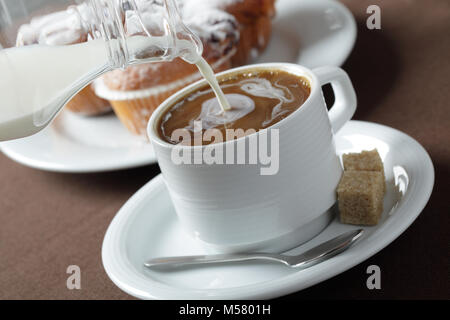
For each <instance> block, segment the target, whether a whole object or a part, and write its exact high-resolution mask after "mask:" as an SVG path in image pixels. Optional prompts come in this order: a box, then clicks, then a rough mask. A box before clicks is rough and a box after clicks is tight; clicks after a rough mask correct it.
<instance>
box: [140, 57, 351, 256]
mask: <svg viewBox="0 0 450 320" xmlns="http://www.w3.org/2000/svg"><path fill="white" fill-rule="evenodd" d="M255 69H257V70H267V69H269V70H284V71H287V72H289V73H292V74H294V75H297V76H302V77H305V78H306V79H307V80H308V81H309V83H310V86H311V93H310V96H309V97H308V99H307V100H306V101H305V102H304V104H303V105H302V106H301V107H300V108H299V109H297V110H296V111H294V112H293V113H292V114H290V115H289V116H288V117H287V118H285V119H283V120H281V121H279V122H277V123H276V124H274V125H273V126H271V127H270V128H268V129H264V130H260V131H259V132H257V133H255V134H253V135H250V136H246V137H243V138H239V139H237V140H232V141H227V142H224V143H221V144H216V145H217V146H222V147H224V148H225V147H226V145H227V146H230V145H229V144H232V147H233V148H234V147H236V144H237V143H239V142H241V143H242V142H243V139H247V140H248V139H251V137H252V136H255V135H256V136H258V137H257V138H258V139H260V138H261V135H264V134H266V135H267V134H268V133H269V131H271V130H272V129H278V133H279V170H278V173H276V174H274V175H261V168H263V167H265V166H264V165H262V164H256V165H254V164H253V165H249V164H247V165H236V164H234V165H233V164H229V165H226V164H206V163H203V164H176V163H174V161H173V158H172V152H173V151H174V148H176V147H178V148H188V149H190V151H193V152H203V151H204V148H205V146H175V145H173V144H170V143H167V142H165V141H164V140H162V139H161V138H160V137H159V134H158V125H159V120H160V118H161V116H162V115H163V114H164V113H165V111H166V110H167V109H169V108H171V107H172V106H173V105H174V104H175V103H176V102H178V101H180V99H181V98H183V97H184V96H186V95H187V94H189V93H192V92H195V91H196V90H197V89H199V88H201V87H203V86H205V85H206V81H205V80H200V81H198V82H196V83H194V84H191V85H189V86H188V87H186V88H184V89H182V90H181V91H179V92H177V93H175V94H174V95H172V96H171V97H169V98H168V99H167V100H166V101H164V102H163V103H162V104H161V105H160V106H159V107H158V108H157V110H156V111H155V112H154V113H153V115H152V117H151V119H150V121H149V124H148V128H147V130H148V136H149V138H150V141H151V143H152V145H153V148H154V150H155V153H156V156H157V158H158V163H159V166H160V168H161V171H162V174H163V176H164V179H165V182H166V185H167V188H168V190H169V193H170V196H171V199H172V201H173V204H174V207H175V210H176V212H177V215H178V218H179V221H180V223H181V224H182V226H183V227H184V228H185V230H187V231H188V232H189V233H190V234H191V235H193V236H194V237H196V238H197V239H198V240H200V241H202V242H203V243H204V244H207V245H209V246H212V247H214V248H215V249H216V250H218V251H223V252H236V251H272V252H273V251H279V252H281V251H284V250H287V249H289V248H292V247H295V246H297V245H299V244H301V243H303V242H305V241H308V240H309V239H311V238H313V237H314V236H315V235H317V234H318V233H319V232H320V231H322V230H323V229H324V228H325V227H326V226H327V225H328V223H329V222H330V220H331V218H332V214H331V211H330V210H329V209H330V208H331V207H332V206H333V205H334V203H335V202H336V188H337V185H338V183H339V180H340V178H341V175H342V167H341V164H340V160H339V157H338V156H337V155H336V149H335V144H334V137H333V133H334V132H337V131H338V130H339V129H340V128H341V127H342V126H343V125H344V124H345V123H346V122H347V121H348V120H350V119H351V117H352V116H353V114H354V112H355V109H356V95H355V91H354V89H353V86H352V84H351V81H350V79H349V77H348V76H347V74H346V73H345V72H344V71H343V70H342V69H340V68H337V67H321V68H317V69H314V70H309V69H307V68H305V67H302V66H299V65H295V64H287V63H264V64H257V65H250V66H244V67H240V68H235V69H232V70H228V71H225V72H222V73H219V74H218V75H217V76H218V78H219V79H220V78H222V77H229V76H230V75H232V74H239V73H243V72H248V71H251V70H255ZM326 83H330V84H331V86H332V88H333V90H334V95H335V102H334V105H333V106H332V107H331V109H330V110H329V111H327V107H326V104H325V100H324V98H323V94H322V88H321V86H322V85H324V84H326ZM253 138H255V137H253ZM245 146H246V147H245V148H247V149H246V150H247V151H249V150H248V148H249V144H248V143H246V144H245Z"/></svg>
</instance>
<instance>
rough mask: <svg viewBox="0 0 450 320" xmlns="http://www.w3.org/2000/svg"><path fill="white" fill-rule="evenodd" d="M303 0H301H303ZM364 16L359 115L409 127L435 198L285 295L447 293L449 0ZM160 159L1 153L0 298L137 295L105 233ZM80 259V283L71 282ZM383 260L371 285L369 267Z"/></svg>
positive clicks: (358, 51) (388, 7)
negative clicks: (107, 164)
mask: <svg viewBox="0 0 450 320" xmlns="http://www.w3.org/2000/svg"><path fill="white" fill-rule="evenodd" d="M298 1H301V0H298ZM344 3H345V4H346V5H348V7H349V8H350V9H351V11H352V12H353V13H354V15H355V16H356V18H357V20H358V29H359V30H358V31H359V32H358V40H357V43H356V46H355V49H354V51H353V53H352V54H351V56H350V57H349V59H348V60H347V62H346V63H345V65H344V69H345V70H347V71H348V73H349V74H350V77H351V79H352V80H353V83H354V86H355V88H356V92H357V94H358V100H359V105H358V111H357V113H356V115H355V117H354V118H355V119H359V120H366V121H373V122H377V123H382V124H385V125H388V126H391V127H394V128H397V129H400V130H401V131H403V132H405V133H407V134H409V135H411V136H412V137H414V138H415V139H417V140H418V141H419V142H420V143H421V144H422V145H423V146H424V147H425V148H426V149H427V151H428V152H429V153H430V155H431V158H432V160H433V163H434V166H435V170H436V182H435V187H434V191H433V194H432V196H431V199H430V201H429V203H428V205H427V206H426V208H425V209H424V210H423V212H422V213H421V215H420V216H419V218H418V219H417V220H416V221H415V222H414V223H413V225H412V226H411V227H410V228H408V229H407V230H406V231H405V232H404V233H403V234H402V235H401V236H400V237H399V238H398V239H397V240H395V241H394V242H393V243H392V244H390V245H389V246H388V247H387V248H385V249H384V250H382V251H381V252H379V253H378V254H376V255H375V256H373V257H371V258H370V259H368V260H367V261H364V262H363V263H361V264H360V265H358V266H356V267H354V268H352V269H351V270H348V271H347V272H345V273H343V274H341V275H339V276H337V277H334V278H332V279H330V280H328V281H325V282H323V283H321V284H318V285H316V286H314V287H311V288H309V289H306V290H303V291H301V292H298V293H296V294H292V295H290V296H288V297H286V298H295V299H297V298H321V299H322V298H323V299H334V298H340V299H344V298H356V299H376V298H383V299H397V298H425V299H427V298H445V299H449V298H450V285H449V253H450V252H449V243H450V237H449V234H450V232H449V230H450V229H449V214H450V194H449V181H450V141H449V140H450V139H449V138H450V102H449V101H450V1H448V0H427V1H425V0H422V1H419V0H385V1H377V0H370V1H361V0H345V1H344ZM371 4H377V5H379V6H380V8H381V27H382V29H381V30H368V29H367V28H366V18H367V17H368V14H367V13H366V8H367V7H368V6H369V5H371ZM158 172H159V169H158V167H157V166H156V165H154V166H149V167H144V168H140V169H135V170H128V171H120V172H111V173H98V174H77V175H75V174H58V173H49V172H43V171H39V170H34V169H30V168H27V167H24V166H21V165H19V164H17V163H15V162H13V161H11V160H9V159H8V158H6V157H5V156H3V155H0V181H1V184H0V298H1V299H129V298H131V297H130V296H128V295H127V294H125V293H124V292H122V291H121V290H120V289H118V288H117V287H116V286H115V285H114V284H113V283H112V282H111V281H110V280H109V278H108V277H107V275H106V273H105V271H104V269H103V266H102V262H101V246H102V240H103V236H104V234H105V231H106V228H107V227H108V225H109V223H110V221H111V219H112V218H113V217H114V215H115V213H116V212H117V210H118V209H119V208H120V207H121V206H122V204H123V203H124V202H125V201H126V200H127V199H128V198H129V197H130V196H131V195H132V194H133V193H134V192H136V191H137V190H138V189H139V188H140V187H141V186H142V185H144V184H145V183H146V182H147V181H148V180H149V179H150V178H152V177H153V176H155V175H156V174H158ZM72 264H75V265H78V266H80V268H81V271H82V283H81V285H82V289H81V290H72V291H71V290H68V289H67V288H66V279H67V276H68V275H67V274H66V268H67V266H68V265H72ZM371 264H376V265H378V266H380V268H381V271H382V281H381V283H382V288H381V290H372V291H370V290H368V289H367V287H366V279H367V274H366V268H367V266H369V265H371Z"/></svg>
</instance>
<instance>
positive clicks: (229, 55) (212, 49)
mask: <svg viewBox="0 0 450 320" xmlns="http://www.w3.org/2000/svg"><path fill="white" fill-rule="evenodd" d="M273 3H274V1H273V0H229V1H218V0H210V1H204V0H184V1H179V2H178V4H179V8H180V14H181V16H182V18H183V21H184V23H185V24H186V25H187V26H188V27H189V28H190V29H191V30H192V31H193V32H194V33H196V34H197V35H198V36H199V37H200V39H201V41H202V43H203V47H204V51H203V58H204V59H205V60H206V61H207V62H208V63H209V64H210V65H211V67H212V69H213V70H214V72H220V71H224V70H227V69H229V68H232V67H235V66H239V65H242V64H245V63H247V62H248V61H249V60H250V58H255V57H256V56H258V55H259V53H260V52H261V51H262V50H263V49H264V48H265V47H266V45H267V43H268V41H269V38H270V32H271V18H272V17H273V15H274V7H273ZM199 8H201V10H199ZM199 79H201V75H200V73H199V72H198V70H197V68H196V66H195V65H190V64H188V63H186V62H184V61H183V60H181V59H179V58H177V59H175V60H173V61H170V62H158V63H150V64H145V65H136V66H131V67H128V68H127V69H126V70H115V71H112V72H110V73H108V74H106V75H104V76H103V77H101V79H99V80H98V81H96V82H95V92H96V94H97V95H99V96H100V97H102V98H104V99H107V100H108V101H109V102H110V103H111V106H112V107H113V110H114V112H115V113H116V115H117V116H118V117H119V119H120V120H121V121H122V123H123V124H124V125H125V126H126V127H127V128H128V129H129V130H130V131H131V132H132V133H134V134H137V135H143V136H146V127H147V122H148V120H149V118H150V116H151V114H152V112H153V111H154V110H155V109H156V108H157V107H158V106H159V105H160V104H161V103H162V102H163V101H164V100H165V99H167V98H168V97H169V96H171V95H172V94H174V93H175V92H177V91H179V90H180V89H182V88H184V87H185V86H187V85H188V84H190V83H192V82H195V81H197V80H199Z"/></svg>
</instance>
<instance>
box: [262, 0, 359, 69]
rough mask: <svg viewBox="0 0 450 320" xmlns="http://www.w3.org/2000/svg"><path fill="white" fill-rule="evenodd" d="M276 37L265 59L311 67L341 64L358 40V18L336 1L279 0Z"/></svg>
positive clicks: (275, 27) (274, 25)
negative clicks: (356, 19)
mask: <svg viewBox="0 0 450 320" xmlns="http://www.w3.org/2000/svg"><path fill="white" fill-rule="evenodd" d="M276 9H277V15H276V18H275V20H274V21H273V29H272V38H271V40H270V44H269V46H268V47H267V49H266V51H265V52H264V53H263V54H262V55H261V57H259V58H258V59H257V63H262V62H289V63H298V64H301V65H303V66H305V67H308V68H310V69H313V68H316V67H321V66H324V65H331V66H341V65H342V64H343V63H344V62H345V60H346V59H347V57H348V56H349V55H350V52H351V51H352V49H353V46H354V45H355V41H356V33H357V28H356V21H355V18H354V17H353V15H352V13H351V12H350V10H348V9H347V7H345V6H344V5H343V4H341V3H340V2H338V1H334V0H278V1H277V2H276Z"/></svg>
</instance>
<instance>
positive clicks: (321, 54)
mask: <svg viewBox="0 0 450 320" xmlns="http://www.w3.org/2000/svg"><path fill="white" fill-rule="evenodd" d="M276 7H277V17H276V19H275V21H274V23H273V35H272V39H271V42H270V44H269V46H268V48H267V49H266V51H265V53H264V54H263V55H262V56H261V57H260V58H259V59H258V60H257V61H255V62H256V63H260V62H291V63H299V64H301V65H304V66H306V67H309V68H314V67H318V66H323V65H336V66H340V65H342V63H344V61H345V59H346V58H347V57H348V55H349V54H350V52H351V50H352V49H353V46H354V43H355V39H356V23H355V19H354V18H353V16H352V14H351V13H350V11H349V10H348V9H347V8H346V7H345V6H344V5H342V4H340V3H339V2H337V1H333V0H299V1H292V0H279V1H277V2H276ZM0 149H1V150H2V151H3V152H4V153H5V154H6V155H7V156H8V157H10V158H11V159H13V160H15V161H17V162H19V163H21V164H23V165H26V166H30V167H33V168H37V169H42V170H48V171H58V172H72V173H82V172H99V171H111V170H119V169H127V168H133V167H138V166H142V165H148V164H152V163H156V158H155V155H154V153H153V150H152V147H151V146H150V145H149V144H146V143H144V142H143V141H140V140H139V138H136V137H135V136H133V135H131V134H129V133H128V132H127V130H126V129H125V128H124V127H123V126H122V124H121V123H120V121H119V119H117V118H116V117H115V116H114V115H113V114H110V115H107V116H100V117H95V118H90V117H79V116H76V115H73V114H70V112H63V113H62V114H61V116H60V117H59V119H58V120H55V121H54V122H53V123H52V125H51V126H50V127H48V128H46V129H44V130H43V131H42V132H40V133H39V134H37V135H34V136H32V137H30V138H25V139H20V140H15V141H10V142H5V143H1V144H0Z"/></svg>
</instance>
